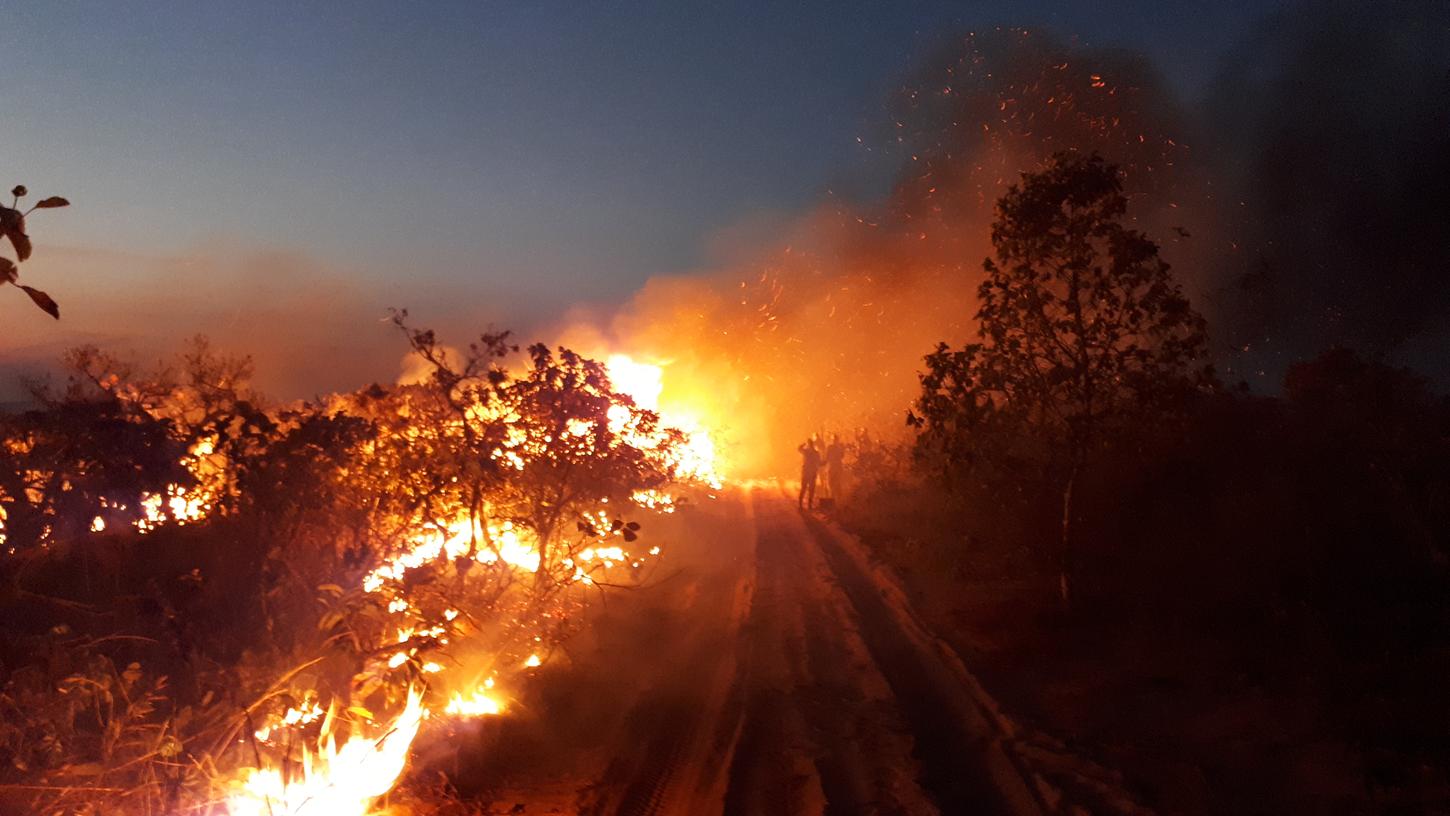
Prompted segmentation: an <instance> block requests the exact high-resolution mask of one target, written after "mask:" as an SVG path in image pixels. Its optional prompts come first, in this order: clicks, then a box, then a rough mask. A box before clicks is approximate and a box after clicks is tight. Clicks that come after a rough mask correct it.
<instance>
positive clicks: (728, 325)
mask: <svg viewBox="0 0 1450 816" xmlns="http://www.w3.org/2000/svg"><path fill="white" fill-rule="evenodd" d="M1185 129H1186V128H1185V126H1184V125H1183V124H1182V116H1181V114H1180V113H1179V112H1178V110H1177V108H1176V106H1175V103H1174V102H1173V100H1172V98H1171V96H1170V95H1169V94H1168V93H1167V91H1166V90H1165V88H1164V86H1163V84H1162V83H1161V82H1160V81H1159V79H1158V77H1157V76H1156V75H1155V74H1154V73H1153V71H1152V70H1151V68H1150V67H1149V66H1148V65H1147V63H1146V62H1145V61H1144V60H1142V59H1141V58H1139V57H1136V56H1133V55H1130V54H1125V53H1121V52H1108V51H1099V50H1093V49H1087V48H1082V47H1077V46H1073V45H1070V44H1068V43H1065V42H1063V41H1060V40H1057V39H1055V38H1053V37H1051V36H1047V35H1044V34H1040V33H1038V32H1035V31H1025V30H1019V29H997V30H993V31H988V32H984V33H974V34H969V35H966V36H964V37H961V38H959V39H956V40H954V41H952V42H951V43H949V44H948V45H947V46H945V47H944V48H942V49H941V50H940V51H939V52H938V53H936V54H935V55H934V56H933V57H932V58H931V59H929V60H928V61H926V62H925V63H924V65H923V66H922V67H921V69H920V70H919V71H918V72H917V73H916V74H915V75H914V76H913V77H912V80H911V81H910V82H909V83H908V84H907V85H906V86H905V87H903V88H901V89H900V91H899V93H898V95H897V98H896V100H895V103H894V105H893V108H892V119H891V123H890V126H889V128H888V133H889V135H888V137H887V139H886V147H887V148H888V149H890V150H892V151H893V153H894V154H896V155H898V156H899V157H900V160H901V170H900V173H899V175H898V178H897V181H896V183H895V185H894V187H893V189H892V191H891V193H890V195H889V196H888V198H887V199H886V200H885V201H884V202H880V203H876V204H873V205H869V206H852V205H849V204H845V203H839V202H838V203H835V204H833V205H828V206H823V207H822V208H820V209H819V210H818V211H817V212H816V213H814V214H813V215H811V216H809V217H807V218H803V219H801V220H800V221H799V222H798V223H796V224H794V225H793V228H792V229H790V230H789V231H788V232H787V236H786V238H784V239H783V240H781V241H780V242H778V244H777V245H776V246H772V247H768V248H764V249H762V250H760V251H759V253H758V254H757V255H756V256H755V258H754V259H753V261H751V262H747V263H742V264H738V265H734V266H730V267H728V268H724V269H718V270H712V271H711V272H709V273H708V274H705V275H696V276H691V277H680V278H668V279H661V280H655V281H652V282H651V283H650V284H649V285H647V286H646V287H645V288H644V290H643V291H642V292H641V293H640V294H639V295H638V296H637V297H636V298H635V299H634V301H633V302H632V303H630V304H629V305H628V306H626V307H625V308H624V309H622V310H621V311H620V312H619V313H618V314H617V315H615V316H613V318H612V319H607V320H605V321H587V320H586V321H581V322H576V324H575V325H574V326H573V327H572V328H571V329H570V330H569V331H567V332H566V333H565V336H566V339H568V341H569V342H573V343H575V344H577V345H578V346H580V347H581V348H582V349H585V350H591V349H595V350H609V349H616V348H617V349H627V350H629V351H631V352H632V353H635V354H639V355H642V356H644V357H646V358H649V360H650V361H651V362H663V363H665V364H666V371H667V374H666V378H665V382H666V386H665V393H664V395H663V397H662V401H663V402H664V403H665V404H666V407H669V405H668V404H669V403H670V401H671V400H672V399H674V400H677V401H678V403H677V405H676V406H675V407H676V408H677V409H678V410H679V411H683V412H686V413H690V412H693V413H697V414H701V415H703V416H702V418H703V419H705V420H706V421H708V422H709V423H710V424H711V425H712V426H714V427H717V428H722V429H723V435H724V436H725V437H726V445H727V449H726V450H725V459H726V462H727V466H728V467H731V468H732V469H733V471H734V472H735V473H736V474H741V475H743V474H761V475H763V474H771V473H784V472H788V469H789V468H790V466H791V463H792V462H793V461H795V459H796V454H795V447H796V445H797V444H799V443H800V441H802V440H804V439H805V438H806V437H808V436H810V435H812V434H824V435H831V434H841V435H842V436H844V437H847V438H850V437H854V436H855V435H856V434H857V433H858V432H859V431H860V430H861V429H869V431H870V432H871V433H872V434H874V435H877V436H880V435H883V434H884V435H894V434H897V433H899V432H900V430H901V428H902V426H903V420H904V417H905V415H906V410H907V408H908V406H909V405H910V403H911V401H912V399H913V398H914V397H915V395H916V392H917V390H918V384H917V371H918V370H919V369H920V364H921V358H922V357H923V355H925V354H926V353H927V352H929V351H930V350H931V349H932V348H933V347H934V346H935V345H936V343H938V342H939V341H943V340H945V341H948V342H952V343H960V342H962V341H964V340H966V339H968V338H969V337H970V336H971V332H972V331H973V322H972V316H973V314H974V312H975V291H976V287H977V284H978V283H979V282H980V279H981V269H982V261H983V259H984V258H985V257H986V256H987V255H988V254H989V253H990V244H989V241H988V235H989V227H990V224H991V220H992V213H993V207H994V205H995V202H996V199H997V198H998V197H999V196H1000V195H1001V193H1002V191H1003V190H1004V189H1005V186H1006V185H1007V184H1009V183H1012V182H1014V181H1016V180H1017V178H1018V177H1019V174H1020V173H1021V172H1022V171H1024V170H1030V169H1033V168H1035V167H1038V166H1039V165H1041V164H1042V163H1043V162H1044V161H1045V160H1046V159H1047V158H1048V157H1050V156H1051V155H1052V154H1053V153H1054V152H1056V151H1059V150H1068V149H1077V150H1085V151H1098V152H1100V153H1102V154H1103V155H1104V156H1106V157H1107V158H1108V159H1109V160H1111V161H1114V162H1116V163H1118V164H1120V165H1121V166H1122V167H1123V169H1124V172H1125V173H1126V178H1127V184H1128V187H1129V189H1130V190H1131V192H1132V194H1133V196H1134V203H1135V215H1136V217H1137V218H1139V219H1141V220H1142V222H1143V223H1144V224H1146V225H1154V226H1164V225H1171V226H1177V227H1179V228H1180V229H1181V230H1182V231H1183V232H1184V233H1186V232H1188V230H1187V229H1184V228H1183V225H1185V224H1188V225H1190V227H1192V228H1196V224H1197V221H1196V220H1195V219H1201V218H1202V216H1201V215H1199V213H1201V212H1202V211H1203V209H1204V197H1203V195H1202V193H1201V192H1199V191H1198V188H1197V187H1196V186H1195V184H1194V183H1193V182H1192V177H1193V171H1192V169H1191V168H1190V167H1189V166H1188V161H1189V155H1190V154H1189V147H1188V146H1187V145H1186V144H1185V143H1184V139H1185V137H1184V135H1183V134H1184V131H1185Z"/></svg>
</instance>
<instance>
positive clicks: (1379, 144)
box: [1205, 2, 1450, 379]
mask: <svg viewBox="0 0 1450 816" xmlns="http://www.w3.org/2000/svg"><path fill="white" fill-rule="evenodd" d="M1205 121H1206V122H1208V123H1211V125H1212V128H1211V130H1209V133H1210V135H1211V137H1212V147H1213V152H1212V169H1213V172H1214V174H1215V176H1216V177H1217V178H1219V179H1221V180H1222V182H1223V184H1224V187H1225V188H1226V193H1227V194H1226V196H1225V198H1224V203H1225V204H1226V206H1225V208H1224V223H1225V227H1226V229H1227V230H1228V231H1230V232H1231V234H1233V235H1234V236H1235V238H1236V240H1237V241H1238V244H1239V247H1240V249H1241V251H1239V252H1237V253H1236V255H1235V256H1234V257H1233V258H1232V260H1231V263H1230V264H1229V265H1228V266H1227V268H1226V269H1225V275H1224V277H1225V283H1226V288H1225V290H1224V296H1225V299H1226V301H1227V302H1228V303H1229V304H1231V307H1230V308H1226V309H1225V319H1224V320H1222V321H1220V322H1219V325H1218V326H1216V328H1217V330H1218V331H1219V332H1220V333H1221V334H1223V335H1224V336H1227V337H1231V338H1232V339H1233V341H1234V342H1235V343H1236V344H1239V345H1240V347H1241V348H1242V349H1244V350H1245V351H1246V354H1245V357H1246V359H1247V360H1249V361H1252V365H1253V366H1255V367H1258V368H1262V369H1266V370H1268V371H1269V372H1270V376H1272V375H1273V374H1274V373H1277V372H1279V371H1282V369H1283V368H1284V367H1285V366H1286V365H1287V364H1288V363H1289V362H1292V361H1293V360H1294V359H1296V358H1302V357H1305V356H1308V355H1311V354H1313V353H1314V352H1316V351H1317V350H1319V349H1322V348H1325V347H1328V346H1331V345H1343V346H1350V347H1355V348H1359V349H1361V350H1363V351H1368V352H1371V353H1377V354H1381V355H1388V356H1394V357H1398V358H1400V360H1401V361H1403V362H1406V363H1410V364H1414V365H1417V366H1419V367H1422V368H1423V367H1426V366H1431V367H1438V369H1439V370H1438V371H1431V372H1430V373H1433V374H1438V375H1439V376H1440V377H1442V378H1443V377H1445V376H1447V375H1450V367H1447V365H1450V364H1447V362H1446V358H1445V355H1444V354H1443V348H1444V346H1443V342H1444V340H1446V339H1447V335H1450V5H1447V4H1445V3H1443V2H1392V3H1377V4H1373V5H1371V4H1367V3H1342V2H1321V3H1314V4H1310V5H1306V6H1303V7H1301V8H1298V9H1295V10H1294V13H1292V14H1289V13H1286V14H1284V15H1282V16H1278V17H1274V18H1271V19H1269V20H1268V21H1266V22H1265V23H1264V25H1263V26H1262V28H1261V30H1260V31H1259V32H1258V33H1257V34H1256V36H1254V37H1253V38H1251V39H1250V40H1249V41H1248V42H1246V43H1244V45H1243V46H1242V47H1241V48H1240V49H1239V50H1238V51H1237V52H1236V53H1235V54H1234V55H1233V56H1232V58H1231V59H1230V60H1229V62H1228V64H1227V66H1226V69H1225V71H1224V72H1223V75H1222V77H1221V78H1220V79H1219V81H1218V83H1217V86H1216V88H1215V90H1214V93H1213V95H1212V98H1211V99H1210V100H1209V102H1208V104H1207V105H1206V106H1205ZM1275 379H1276V378H1275Z"/></svg>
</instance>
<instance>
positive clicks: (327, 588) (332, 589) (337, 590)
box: [317, 584, 342, 596]
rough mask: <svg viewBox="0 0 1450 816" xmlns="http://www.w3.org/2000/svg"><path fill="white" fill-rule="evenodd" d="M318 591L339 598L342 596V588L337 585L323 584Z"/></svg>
mask: <svg viewBox="0 0 1450 816" xmlns="http://www.w3.org/2000/svg"><path fill="white" fill-rule="evenodd" d="M317 591H318V592H327V593H330V594H332V595H337V596H341V595H342V587H340V586H338V585H337V584H321V585H319V586H318V587H317Z"/></svg>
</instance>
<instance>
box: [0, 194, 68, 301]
mask: <svg viewBox="0 0 1450 816" xmlns="http://www.w3.org/2000/svg"><path fill="white" fill-rule="evenodd" d="M28 192H29V191H28V190H26V189H25V185H23V184H17V185H16V186H15V188H14V189H13V190H11V191H10V193H11V195H13V196H14V199H13V200H12V201H11V202H10V206H9V207H3V206H0V237H4V238H8V239H9V240H10V245H11V246H12V247H14V248H15V260H13V261H12V260H10V259H9V258H4V257H0V286H4V285H5V284H7V283H11V284H14V285H16V286H18V287H20V289H21V290H22V291H24V292H25V294H27V295H29V296H30V299H31V300H32V301H34V302H35V305H36V306H39V307H40V308H41V309H42V310H44V311H45V313H46V314H48V315H50V316H51V317H53V318H55V319H56V320H59V319H60V306H59V305H57V304H56V302H55V301H54V300H53V299H51V297H50V295H47V294H46V293H45V292H42V291H41V290H39V289H36V288H35V287H33V286H26V285H25V284H23V283H20V264H21V263H24V262H25V261H26V260H28V259H29V258H30V249H31V247H30V236H29V235H27V234H26V232H25V216H27V215H30V214H31V213H32V212H35V211H36V210H53V209H56V208H57V207H69V206H70V202H69V201H66V200H65V199H64V198H61V197H60V196H50V197H49V198H42V199H41V200H39V201H37V202H35V204H33V205H31V207H30V209H28V210H26V211H25V212H21V211H20V199H22V198H24V197H25V195H26V194H27V193H28Z"/></svg>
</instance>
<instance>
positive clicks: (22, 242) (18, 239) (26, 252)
mask: <svg viewBox="0 0 1450 816" xmlns="http://www.w3.org/2000/svg"><path fill="white" fill-rule="evenodd" d="M24 229H25V228H24V227H23V226H22V227H21V228H20V229H19V230H10V231H9V232H8V233H6V234H7V235H9V236H10V243H11V244H13V245H14V246H15V257H16V258H17V259H18V260H22V261H24V260H27V259H29V258H30V237H29V236H27V235H26V234H25V232H24Z"/></svg>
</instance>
